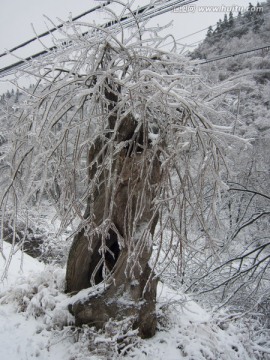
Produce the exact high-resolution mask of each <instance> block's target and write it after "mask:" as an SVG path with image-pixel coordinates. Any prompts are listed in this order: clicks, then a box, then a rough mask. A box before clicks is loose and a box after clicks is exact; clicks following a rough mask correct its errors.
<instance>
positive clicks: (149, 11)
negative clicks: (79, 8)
mask: <svg viewBox="0 0 270 360" xmlns="http://www.w3.org/2000/svg"><path fill="white" fill-rule="evenodd" d="M196 1H198V0H174V1H172V0H167V1H166V2H165V3H159V4H156V3H154V4H152V5H150V6H149V5H146V6H143V7H140V8H139V9H137V10H135V11H133V12H132V13H131V15H127V16H124V17H122V18H121V19H119V21H118V20H115V21H109V22H107V23H105V24H103V25H102V27H103V28H112V27H115V26H117V24H119V22H121V23H122V24H121V27H128V26H131V25H133V24H134V22H135V19H134V16H136V18H137V19H138V15H141V17H139V21H145V20H149V19H151V18H153V17H155V16H158V15H161V14H164V13H165V12H168V11H169V10H172V9H173V8H175V7H176V6H184V5H187V4H190V3H193V2H196ZM111 2H112V1H111ZM91 10H92V11H93V9H91ZM79 16H80V17H81V15H79ZM77 18H78V17H77ZM62 26H63V25H62ZM56 29H57V28H56ZM44 34H45V33H44ZM82 35H83V36H86V35H89V32H85V33H83V34H82ZM44 36H45V35H44ZM37 38H38V37H37ZM35 39H36V38H35ZM23 46H26V45H23ZM68 46H72V44H69V45H68ZM20 47H22V46H20ZM17 48H18V47H17ZM55 50H57V46H53V47H50V48H49V49H46V50H43V51H41V52H38V53H36V54H33V55H31V56H29V57H27V58H25V59H23V60H20V61H18V62H16V63H13V64H11V65H8V66H5V67H4V68H1V69H0V77H4V76H8V75H10V74H12V73H13V72H14V71H15V69H17V68H22V67H23V65H25V66H29V65H30V64H29V63H28V62H29V61H31V60H33V59H36V58H38V57H40V56H45V55H46V54H49V53H50V52H52V51H55Z"/></svg>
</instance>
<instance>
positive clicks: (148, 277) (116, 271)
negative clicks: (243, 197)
mask: <svg viewBox="0 0 270 360" xmlns="http://www.w3.org/2000/svg"><path fill="white" fill-rule="evenodd" d="M110 13H111V15H113V16H114V18H113V21H112V23H111V26H110V27H102V26H97V25H95V24H86V23H79V22H76V23H69V22H68V23H67V24H65V27H64V28H63V29H62V30H61V40H57V39H56V38H55V42H56V45H57V50H56V51H52V52H49V53H48V54H47V55H46V56H45V57H43V58H42V59H41V60H40V61H36V62H33V63H32V64H31V70H27V71H28V72H29V73H30V74H31V76H32V77H34V78H35V79H36V80H37V82H36V86H35V88H34V90H33V91H29V94H28V100H27V101H24V103H23V104H21V114H20V116H19V117H18V119H17V121H16V124H15V126H14V128H13V132H12V135H11V136H10V137H11V139H10V142H9V147H7V150H6V151H5V161H6V164H7V165H8V171H6V170H5V173H4V174H2V184H3V187H4V191H3V192H2V194H1V221H2V227H3V226H4V224H6V223H8V224H9V228H11V229H12V231H13V234H14V236H13V250H12V251H13V252H14V251H16V249H17V248H19V247H20V246H21V245H22V244H23V239H22V241H21V243H19V244H16V241H15V240H16V228H17V224H18V222H19V221H23V222H24V223H25V224H26V226H25V232H26V230H27V224H28V223H29V222H30V221H31V211H33V208H32V206H33V203H35V206H38V205H39V204H40V203H42V201H44V199H45V200H46V201H48V200H49V201H50V202H51V204H52V206H54V208H55V209H56V214H57V216H58V217H59V218H60V220H61V224H60V227H59V233H60V232H61V231H65V229H66V228H67V227H68V226H69V225H73V226H74V227H75V230H74V232H73V235H72V236H74V240H73V243H72V245H71V249H70V253H69V258H68V262H67V271H66V290H67V292H68V293H70V294H71V295H72V297H71V299H70V307H69V308H70V311H71V312H72V313H73V314H74V316H75V321H76V324H77V325H81V324H91V325H95V326H96V327H98V328H101V327H103V326H104V324H105V323H106V322H107V321H108V320H109V319H110V318H114V319H123V318H126V317H129V318H130V319H131V321H132V324H133V327H134V328H138V330H139V334H140V335H141V336H142V337H151V336H152V335H153V334H154V333H155V327H156V314H155V298H156V285H157V281H158V276H160V275H161V274H162V272H163V271H164V270H165V269H166V267H167V266H168V265H169V264H170V262H171V261H172V259H174V260H175V259H178V270H177V271H181V254H182V249H183V246H184V245H185V244H187V239H188V235H187V233H188V231H189V230H192V229H193V230H194V228H198V227H199V228H200V231H204V233H205V239H207V243H208V246H210V245H213V239H212V237H211V228H213V224H214V223H215V221H216V212H215V208H216V207H215V206H216V201H217V199H218V196H219V190H220V188H221V187H222V184H223V183H222V181H221V177H222V175H223V174H224V172H223V160H224V159H223V153H222V148H223V142H224V139H225V137H224V133H223V130H222V128H221V127H220V126H216V125H218V124H215V122H217V121H216V119H217V114H216V112H215V111H214V110H213V109H212V108H211V99H210V96H208V95H209V94H211V97H212V98H215V96H213V94H214V90H212V89H210V87H206V86H204V83H203V81H202V80H201V79H200V76H199V73H198V70H196V69H197V68H196V67H195V66H194V64H193V63H192V62H191V61H190V60H189V59H188V58H185V57H183V56H182V55H179V54H178V53H177V49H176V47H175V45H174V43H173V45H172V47H171V49H170V51H168V52H167V51H165V50H164V49H163V47H162V44H163V41H164V40H166V38H165V39H164V38H162V37H161V36H160V33H159V31H158V30H160V29H157V28H151V29H147V27H146V24H145V23H143V22H140V19H139V17H138V15H135V14H134V13H132V12H131V11H130V9H129V5H123V11H122V14H121V16H122V17H123V16H124V15H126V16H129V17H130V18H131V19H134V23H135V25H134V26H133V27H132V28H129V29H124V28H123V27H122V26H121V22H119V20H118V19H119V17H117V16H116V15H115V14H113V13H112V12H111V10H110ZM82 26H83V27H84V28H85V27H87V28H88V32H87V34H85V33H84V34H83V33H82V31H81V27H82ZM25 71H26V70H25ZM216 90H217V91H218V92H219V89H216ZM205 97H208V98H209V99H210V100H208V101H207V102H205V101H204V100H203V99H204V98H205ZM211 119H213V121H211ZM228 131H230V129H229V128H227V132H228ZM229 135H230V134H229V133H227V136H229ZM33 199H34V202H33ZM209 222H211V225H209ZM187 245H188V244H187ZM213 246H214V245H213ZM11 256H12V254H10V255H9V257H8V258H7V267H6V269H7V268H8V264H9V261H10V258H11ZM5 275H6V273H5V274H4V276H5ZM83 289H86V290H83ZM81 290H83V291H82V292H80V291H81ZM78 292H79V294H77V293H78ZM74 294H77V295H75V296H73V295H74Z"/></svg>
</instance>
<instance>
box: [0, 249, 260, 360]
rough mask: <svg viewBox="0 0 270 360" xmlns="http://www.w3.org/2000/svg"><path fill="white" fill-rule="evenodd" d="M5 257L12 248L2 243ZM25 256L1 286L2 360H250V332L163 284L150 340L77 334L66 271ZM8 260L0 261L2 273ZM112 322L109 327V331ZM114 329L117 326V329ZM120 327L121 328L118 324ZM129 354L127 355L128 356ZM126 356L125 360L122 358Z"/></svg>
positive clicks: (87, 330) (109, 334) (86, 331)
mask: <svg viewBox="0 0 270 360" xmlns="http://www.w3.org/2000/svg"><path fill="white" fill-rule="evenodd" d="M4 247H5V248H4V252H6V253H8V252H9V245H7V244H4ZM20 256H21V254H20V253H17V254H16V255H15V256H14V257H13V259H12V262H11V266H10V270H9V275H8V279H7V280H5V281H4V283H2V284H1V285H0V286H1V287H0V324H1V325H0V344H1V345H0V359H1V360H27V359H34V358H37V359H42V360H43V359H44V360H45V359H46V360H47V359H54V360H75V359H76V360H77V359H92V360H97V359H122V358H125V359H138V360H145V359H153V360H159V359H160V360H161V359H162V360H165V359H166V360H181V359H184V360H200V359H207V360H218V359H221V360H223V359H224V360H234V359H239V360H251V359H255V357H254V355H252V346H251V341H250V339H249V335H248V331H247V330H246V329H245V328H242V329H241V327H240V326H239V324H237V323H233V322H228V323H227V322H222V321H221V316H220V314H219V316H217V315H213V314H210V313H208V312H206V311H205V310H203V309H202V308H201V307H200V306H199V305H198V304H196V303H195V302H194V301H191V300H190V299H189V298H188V297H187V296H185V295H183V294H182V293H181V292H180V291H179V293H178V292H176V291H175V290H171V289H170V288H168V287H167V286H165V285H164V284H161V283H160V284H159V289H158V303H157V308H158V315H159V326H158V331H157V334H156V335H155V336H154V337H153V338H152V339H149V340H141V339H138V338H137V337H136V336H133V338H132V336H131V340H130V342H129V343H128V344H126V345H125V346H121V344H120V343H119V329H120V327H121V326H124V324H122V325H121V324H120V325H121V326H120V327H119V328H118V330H117V329H116V331H115V328H113V330H112V329H111V330H110V331H109V328H110V326H108V328H107V329H106V330H105V332H99V333H97V332H96V331H95V330H94V329H90V328H87V327H85V328H82V329H76V328H75V327H74V326H73V325H72V321H73V318H72V316H71V315H70V314H69V312H68V310H67V308H66V303H67V296H66V295H65V294H64V293H63V289H64V275H65V272H64V270H63V269H61V268H59V267H56V266H46V267H45V266H44V264H42V263H40V262H38V261H37V260H35V259H33V258H31V257H29V256H28V255H24V261H23V265H24V266H23V272H21V270H20V266H21V259H20ZM3 267H4V259H3V258H2V257H0V269H3ZM113 326H114V323H112V324H111V327H113ZM115 326H116V325H115ZM117 326H119V324H118V325H117ZM128 349H129V351H128ZM124 353H125V354H126V355H124Z"/></svg>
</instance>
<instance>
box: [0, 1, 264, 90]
mask: <svg viewBox="0 0 270 360" xmlns="http://www.w3.org/2000/svg"><path fill="white" fill-rule="evenodd" d="M148 2H149V1H147V0H135V5H137V6H141V5H143V4H145V3H148ZM249 2H250V0H198V1H197V2H194V3H193V4H190V5H192V7H191V8H186V9H187V10H189V11H188V12H187V13H184V12H180V11H178V10H179V9H178V8H176V9H175V11H174V12H173V11H171V12H169V13H167V14H164V15H161V16H159V17H156V18H154V19H153V20H152V22H151V24H155V25H156V24H159V25H164V24H166V23H168V22H170V21H173V25H172V27H171V28H170V29H169V32H171V33H172V34H173V35H174V36H175V38H176V39H179V38H182V37H185V36H187V35H189V34H191V33H194V32H197V31H199V30H202V29H204V28H206V27H208V26H210V25H214V24H215V23H216V22H217V21H218V20H219V18H222V19H223V17H224V13H225V12H224V10H225V9H224V7H226V9H227V10H228V9H230V7H233V8H232V9H233V10H235V12H234V15H237V11H236V9H237V8H236V7H245V8H246V7H247V6H248V4H249ZM251 2H252V1H251ZM99 3H100V2H99V1H98V0H1V13H0V34H1V35H0V53H2V52H3V51H5V50H6V49H10V48H12V47H14V46H16V45H18V44H19V43H21V42H23V41H25V40H28V39H29V38H31V37H33V36H34V35H35V34H34V31H33V28H32V25H31V24H33V26H34V28H35V31H36V32H37V33H41V32H44V31H46V30H47V26H49V27H52V25H51V24H50V23H49V21H48V20H46V19H45V18H44V15H46V16H48V17H49V18H50V19H51V20H52V21H53V22H54V23H56V24H59V23H60V19H61V20H63V21H65V20H67V19H68V17H69V16H70V14H72V16H73V17H74V16H76V15H79V14H81V13H83V12H84V11H86V10H88V9H90V8H93V7H95V6H97V5H99ZM252 3H253V4H254V5H256V3H257V1H253V2H252ZM222 5H223V6H224V7H222ZM207 6H208V7H211V6H213V9H211V8H210V9H209V8H208V9H207V10H208V11H207V12H206V11H202V10H205V9H206V7H207ZM200 7H205V8H200ZM217 7H220V8H219V9H218V10H220V11H217ZM82 20H83V21H93V20H95V21H96V23H99V22H100V23H101V22H102V21H104V13H102V12H101V11H99V12H95V13H94V14H93V15H91V16H88V17H85V18H82ZM46 24H47V25H46ZM204 35H205V31H204V32H203V31H202V32H200V33H198V34H195V35H193V36H189V37H187V38H185V39H182V40H180V43H183V44H186V45H190V44H193V43H194V42H197V41H199V40H201V39H203V37H204ZM194 45H195V44H194ZM194 45H193V46H194ZM37 51H40V44H35V45H34V46H33V45H32V46H29V47H27V48H25V49H23V50H21V51H20V52H17V53H16V54H17V55H18V56H21V57H23V56H29V55H31V54H33V53H35V52H37ZM14 61H16V59H14V57H11V56H10V55H8V56H5V57H4V58H1V59H0V68H2V67H3V66H6V65H9V64H11V63H12V62H14ZM5 87H6V86H4V84H3V83H2V84H1V83H0V91H1V89H4V88H5Z"/></svg>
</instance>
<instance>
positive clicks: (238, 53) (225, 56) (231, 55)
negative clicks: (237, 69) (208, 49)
mask: <svg viewBox="0 0 270 360" xmlns="http://www.w3.org/2000/svg"><path fill="white" fill-rule="evenodd" d="M259 50H270V44H268V45H265V46H262V47H258V48H254V49H247V50H244V51H240V52H237V53H233V54H227V55H221V56H216V57H214V58H210V59H206V60H204V61H202V62H199V63H197V64H196V65H204V64H208V63H210V62H213V61H218V60H223V59H227V58H230V57H235V56H238V55H243V54H248V53H250V52H253V51H259Z"/></svg>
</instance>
